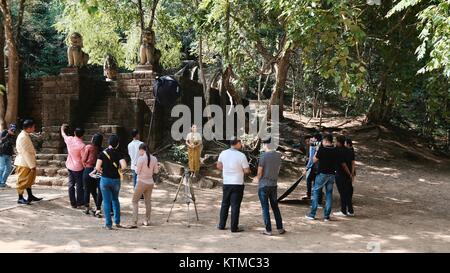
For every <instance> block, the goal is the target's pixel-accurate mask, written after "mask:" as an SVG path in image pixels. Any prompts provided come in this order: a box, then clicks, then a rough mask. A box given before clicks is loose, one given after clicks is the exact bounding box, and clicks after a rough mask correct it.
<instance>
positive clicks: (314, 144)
mask: <svg viewBox="0 0 450 273" xmlns="http://www.w3.org/2000/svg"><path fill="white" fill-rule="evenodd" d="M320 143H321V142H320V141H310V142H309V145H311V146H312V147H316V146H320Z"/></svg>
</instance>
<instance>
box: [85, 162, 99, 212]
mask: <svg viewBox="0 0 450 273" xmlns="http://www.w3.org/2000/svg"><path fill="white" fill-rule="evenodd" d="M93 170H94V168H85V169H84V172H83V187H84V205H85V206H86V207H88V206H89V198H90V197H91V195H92V198H93V199H94V203H95V206H96V208H97V210H100V209H101V205H102V200H101V199H102V195H101V193H100V194H98V191H99V185H98V184H99V182H100V179H95V178H92V177H90V176H89V173H91V172H92V171H93ZM99 197H100V198H99Z"/></svg>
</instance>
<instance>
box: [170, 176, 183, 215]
mask: <svg viewBox="0 0 450 273" xmlns="http://www.w3.org/2000/svg"><path fill="white" fill-rule="evenodd" d="M182 183H183V178H181V180H180V184H178V189H177V192H176V193H175V199H173V203H172V207H171V208H170V212H169V216H167V220H166V222H169V218H170V215H171V214H172V209H173V206H174V205H175V202H176V201H177V198H178V193H179V192H180V189H181V184H182Z"/></svg>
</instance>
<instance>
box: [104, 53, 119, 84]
mask: <svg viewBox="0 0 450 273" xmlns="http://www.w3.org/2000/svg"><path fill="white" fill-rule="evenodd" d="M117 68H118V65H117V60H116V58H114V56H113V55H111V54H106V56H105V62H104V64H103V75H104V76H105V77H106V80H107V81H113V80H115V79H116V78H117V73H118V72H117Z"/></svg>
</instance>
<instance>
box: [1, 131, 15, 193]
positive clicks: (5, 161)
mask: <svg viewBox="0 0 450 273" xmlns="http://www.w3.org/2000/svg"><path fill="white" fill-rule="evenodd" d="M15 132H16V125H15V124H10V125H9V128H8V129H5V130H3V131H2V132H1V135H0V188H5V187H6V186H7V185H6V182H7V180H8V177H9V175H10V174H11V170H12V162H11V158H12V155H13V154H14V148H13V147H14V136H15Z"/></svg>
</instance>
